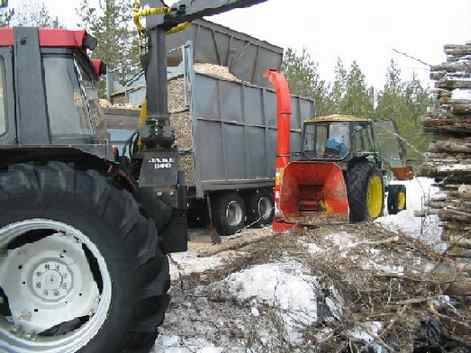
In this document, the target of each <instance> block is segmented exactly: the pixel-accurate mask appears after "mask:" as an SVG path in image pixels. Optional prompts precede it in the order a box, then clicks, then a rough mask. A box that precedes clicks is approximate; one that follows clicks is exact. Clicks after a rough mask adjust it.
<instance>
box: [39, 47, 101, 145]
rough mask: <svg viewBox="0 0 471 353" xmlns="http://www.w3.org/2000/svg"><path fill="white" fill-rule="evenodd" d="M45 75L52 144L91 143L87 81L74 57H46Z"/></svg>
mask: <svg viewBox="0 0 471 353" xmlns="http://www.w3.org/2000/svg"><path fill="white" fill-rule="evenodd" d="M44 73H45V82H46V94H47V109H48V113H49V124H50V130H51V137H52V140H53V143H57V144H63V143H85V144H88V143H94V141H95V126H96V121H95V118H94V115H93V112H92V111H91V110H90V105H89V100H88V98H87V87H86V84H84V83H86V82H87V80H86V79H85V77H84V73H83V72H82V71H81V70H80V69H79V67H78V65H77V63H76V61H75V60H74V58H73V56H71V55H48V56H45V57H44Z"/></svg>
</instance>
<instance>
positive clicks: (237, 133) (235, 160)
mask: <svg viewBox="0 0 471 353" xmlns="http://www.w3.org/2000/svg"><path fill="white" fill-rule="evenodd" d="M223 129H224V144H225V145H226V146H225V148H226V170H227V178H228V179H231V180H238V179H245V178H246V176H245V164H244V155H245V153H244V148H245V146H244V128H243V126H236V125H223Z"/></svg>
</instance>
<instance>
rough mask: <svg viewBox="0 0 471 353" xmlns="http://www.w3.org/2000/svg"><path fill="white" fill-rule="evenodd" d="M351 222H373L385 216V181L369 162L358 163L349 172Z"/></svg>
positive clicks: (348, 187) (348, 186)
mask: <svg viewBox="0 0 471 353" xmlns="http://www.w3.org/2000/svg"><path fill="white" fill-rule="evenodd" d="M347 189H348V201H349V204H350V221H351V222H353V223H357V222H365V221H371V220H374V219H376V218H379V217H381V216H382V215H383V209H384V181H383V175H382V174H381V172H380V171H379V170H378V169H376V168H375V167H374V166H372V165H371V164H369V163H368V162H358V163H356V164H355V165H353V167H351V168H350V170H349V171H348V172H347Z"/></svg>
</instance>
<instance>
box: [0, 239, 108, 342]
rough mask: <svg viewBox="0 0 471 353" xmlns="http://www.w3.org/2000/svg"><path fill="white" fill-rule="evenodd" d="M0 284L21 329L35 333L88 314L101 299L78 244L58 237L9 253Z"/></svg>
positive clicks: (93, 310) (28, 332) (13, 316)
mask: <svg viewBox="0 0 471 353" xmlns="http://www.w3.org/2000/svg"><path fill="white" fill-rule="evenodd" d="M4 266H5V268H6V271H5V272H4V273H3V276H0V285H1V286H2V288H3V290H4V292H5V294H6V296H7V297H8V298H11V299H10V310H11V312H12V319H13V321H14V322H15V325H16V326H17V327H20V328H21V331H22V332H24V333H26V334H30V335H37V334H39V333H41V332H44V331H47V330H49V329H51V328H53V327H55V326H57V325H59V324H61V323H63V322H68V321H72V320H74V319H76V318H80V317H86V316H90V315H92V314H93V313H94V312H95V310H96V306H97V303H98V301H99V292H98V287H97V285H96V283H95V280H94V279H93V275H92V273H91V270H90V266H89V264H88V262H87V259H86V256H85V254H84V251H83V249H82V244H81V243H80V242H77V240H76V239H74V238H73V237H72V236H70V235H66V234H63V233H56V234H54V235H51V236H49V237H47V238H44V239H42V240H39V241H37V242H34V243H31V244H26V245H23V246H22V247H20V248H17V249H14V250H9V251H8V255H7V257H6V261H5V264H4Z"/></svg>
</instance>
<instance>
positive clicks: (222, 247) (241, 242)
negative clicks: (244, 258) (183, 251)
mask: <svg viewBox="0 0 471 353" xmlns="http://www.w3.org/2000/svg"><path fill="white" fill-rule="evenodd" d="M273 236H274V234H273V233H272V232H270V233H268V234H260V235H253V236H250V235H247V236H244V237H242V238H238V239H233V240H228V241H226V242H223V243H222V244H218V245H215V246H214V247H212V248H211V249H209V250H204V251H200V252H199V253H198V257H209V256H213V255H217V254H219V253H222V252H224V251H229V250H236V249H240V248H243V247H244V246H247V245H250V244H255V243H259V242H261V241H263V240H266V239H269V238H272V237H273Z"/></svg>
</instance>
